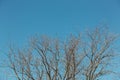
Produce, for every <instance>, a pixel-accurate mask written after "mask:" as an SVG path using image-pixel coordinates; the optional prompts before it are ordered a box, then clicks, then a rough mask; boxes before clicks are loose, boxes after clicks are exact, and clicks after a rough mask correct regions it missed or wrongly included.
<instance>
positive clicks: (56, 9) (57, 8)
mask: <svg viewBox="0 0 120 80" xmlns="http://www.w3.org/2000/svg"><path fill="white" fill-rule="evenodd" d="M99 24H107V25H109V28H110V30H111V31H113V32H117V33H119V32H120V0H0V50H1V51H2V52H7V50H8V49H7V48H8V44H9V43H11V42H12V43H15V44H25V43H26V41H27V40H28V38H29V37H30V36H31V35H34V34H36V33H39V34H46V35H49V36H60V37H61V36H66V35H68V34H69V33H72V32H73V33H74V32H79V31H84V30H85V29H87V28H88V29H89V28H94V27H96V26H97V25H99ZM3 55H4V54H3V53H0V59H1V60H2V59H3V58H4V57H3ZM3 71H5V70H3V69H1V68H0V80H3V78H4V76H6V75H4V74H1V73H2V72H3Z"/></svg>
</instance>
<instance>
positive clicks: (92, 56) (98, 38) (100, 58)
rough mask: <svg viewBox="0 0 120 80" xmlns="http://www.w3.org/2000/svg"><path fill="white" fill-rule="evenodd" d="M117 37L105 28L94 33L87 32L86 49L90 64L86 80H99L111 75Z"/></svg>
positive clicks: (86, 70) (88, 64)
mask: <svg viewBox="0 0 120 80" xmlns="http://www.w3.org/2000/svg"><path fill="white" fill-rule="evenodd" d="M116 37H117V36H116V35H113V34H110V33H108V31H107V30H106V29H105V28H103V29H100V28H96V29H95V30H94V31H92V32H87V40H88V42H87V44H86V47H84V53H85V54H86V57H87V61H88V63H87V64H85V65H86V69H85V73H84V74H85V77H86V80H97V79H98V78H99V77H101V76H103V75H106V74H110V73H112V72H113V71H112V70H109V69H108V67H109V66H110V65H109V64H110V61H111V59H112V58H113V57H115V53H114V48H113V47H112V45H113V43H114V41H115V39H116Z"/></svg>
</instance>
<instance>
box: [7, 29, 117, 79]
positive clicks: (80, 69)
mask: <svg viewBox="0 0 120 80" xmlns="http://www.w3.org/2000/svg"><path fill="white" fill-rule="evenodd" d="M105 31H106V30H102V29H99V28H96V29H95V30H94V31H92V32H87V38H86V39H82V38H81V36H79V35H78V36H75V35H71V36H70V37H69V38H68V39H66V40H65V41H63V40H60V39H51V38H49V37H47V36H42V37H39V36H37V37H33V38H32V39H31V41H30V45H29V47H28V48H24V49H15V48H10V51H9V55H8V59H9V67H10V68H11V70H13V71H14V74H15V76H16V78H17V79H18V80H97V79H98V78H99V77H102V76H103V75H105V74H109V73H111V72H112V71H110V70H109V69H108V68H107V67H109V64H110V60H111V59H112V57H114V56H115V55H114V49H113V48H112V45H113V42H114V40H115V39H116V36H115V35H112V34H109V33H108V32H105Z"/></svg>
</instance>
